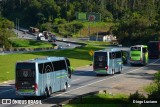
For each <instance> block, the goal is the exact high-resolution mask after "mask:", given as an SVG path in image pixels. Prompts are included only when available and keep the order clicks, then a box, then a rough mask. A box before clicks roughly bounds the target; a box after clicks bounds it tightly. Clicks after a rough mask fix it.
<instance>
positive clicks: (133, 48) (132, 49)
mask: <svg viewBox="0 0 160 107" xmlns="http://www.w3.org/2000/svg"><path fill="white" fill-rule="evenodd" d="M131 51H141V47H131Z"/></svg>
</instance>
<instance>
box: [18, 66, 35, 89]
mask: <svg viewBox="0 0 160 107" xmlns="http://www.w3.org/2000/svg"><path fill="white" fill-rule="evenodd" d="M16 83H17V84H18V86H19V87H24V86H30V87H31V86H32V85H33V84H34V83H35V63H17V65H16Z"/></svg>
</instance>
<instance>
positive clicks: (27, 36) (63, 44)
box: [0, 29, 81, 55]
mask: <svg viewBox="0 0 160 107" xmlns="http://www.w3.org/2000/svg"><path fill="white" fill-rule="evenodd" d="M14 32H15V33H16V34H17V35H18V37H19V38H22V39H31V40H36V36H34V35H31V34H28V33H25V34H24V33H23V31H18V30H16V29H14ZM42 42H47V40H45V41H42ZM56 44H57V46H61V47H62V49H63V50H64V49H72V48H75V47H78V46H81V45H78V44H73V43H66V42H63V41H62V42H59V41H56ZM54 50H57V49H51V50H34V51H30V52H40V51H54ZM28 52H29V51H3V52H0V55H6V54H16V53H28Z"/></svg>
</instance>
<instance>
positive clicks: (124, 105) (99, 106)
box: [64, 94, 138, 107]
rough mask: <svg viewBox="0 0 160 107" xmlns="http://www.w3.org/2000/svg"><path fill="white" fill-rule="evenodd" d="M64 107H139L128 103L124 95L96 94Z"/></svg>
mask: <svg viewBox="0 0 160 107" xmlns="http://www.w3.org/2000/svg"><path fill="white" fill-rule="evenodd" d="M64 107H138V106H137V105H134V104H129V103H128V96H127V95H124V94H114V95H113V94H95V95H89V96H85V97H83V98H79V99H76V100H73V101H71V102H70V103H69V104H66V105H65V106H64Z"/></svg>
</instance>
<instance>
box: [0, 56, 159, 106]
mask: <svg viewBox="0 0 160 107" xmlns="http://www.w3.org/2000/svg"><path fill="white" fill-rule="evenodd" d="M159 66H160V59H158V60H157V59H150V60H149V64H148V65H147V66H130V65H125V66H124V70H123V71H122V73H121V74H115V75H114V76H110V75H109V76H98V77H97V76H96V74H95V73H94V72H93V71H92V67H91V66H86V67H81V68H78V69H77V70H76V71H75V73H73V74H72V86H71V87H70V88H69V89H68V90H67V91H66V92H56V93H53V94H52V96H51V97H49V98H47V99H42V98H31V99H39V100H41V101H42V103H43V104H46V105H45V106H46V107H50V106H52V105H54V104H56V103H63V101H65V100H66V99H70V98H74V97H76V96H79V95H82V94H86V93H88V92H93V91H98V90H107V91H108V92H116V90H120V91H121V92H124V93H130V92H133V91H134V92H135V91H136V89H134V88H139V87H138V85H137V84H139V85H145V82H143V80H146V81H148V82H147V83H149V81H151V80H152V79H153V73H155V72H157V70H159ZM132 79H133V80H134V81H132ZM124 86H127V87H124ZM0 99H21V100H24V99H23V98H22V97H19V96H16V95H15V88H14V83H13V82H11V83H8V84H1V85H0ZM0 106H1V107H8V106H9V107H21V106H23V107H30V106H31V107H41V106H42V105H16V104H15V105H0ZM43 106H44V105H43Z"/></svg>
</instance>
